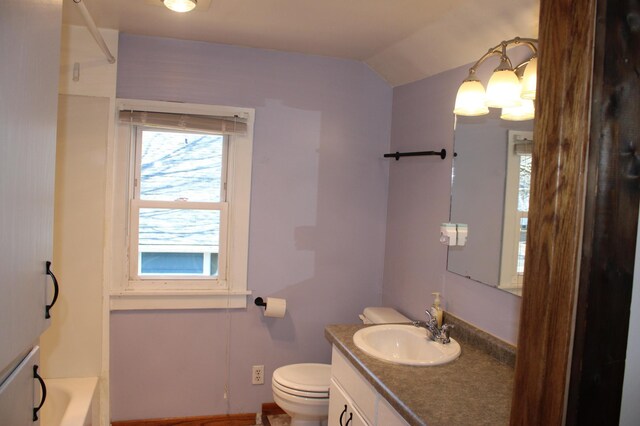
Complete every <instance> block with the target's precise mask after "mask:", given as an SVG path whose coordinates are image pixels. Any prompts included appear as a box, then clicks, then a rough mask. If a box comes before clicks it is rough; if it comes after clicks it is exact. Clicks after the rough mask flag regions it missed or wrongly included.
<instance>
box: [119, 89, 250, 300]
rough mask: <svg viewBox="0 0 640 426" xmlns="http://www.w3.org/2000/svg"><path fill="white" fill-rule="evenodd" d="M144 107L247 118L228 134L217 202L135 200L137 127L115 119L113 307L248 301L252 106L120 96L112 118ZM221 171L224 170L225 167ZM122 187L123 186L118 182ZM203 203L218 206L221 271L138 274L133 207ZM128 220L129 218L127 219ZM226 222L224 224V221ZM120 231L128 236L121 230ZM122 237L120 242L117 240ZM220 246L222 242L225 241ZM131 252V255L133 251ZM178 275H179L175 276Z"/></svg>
mask: <svg viewBox="0 0 640 426" xmlns="http://www.w3.org/2000/svg"><path fill="white" fill-rule="evenodd" d="M129 109H132V110H142V111H154V112H168V113H180V114H196V115H211V116H239V117H241V118H243V119H245V120H246V121H247V132H246V134H244V135H231V136H226V138H227V142H226V143H227V168H226V190H225V197H224V198H223V199H222V200H221V202H217V203H196V202H175V201H174V202H159V201H146V200H139V199H136V198H135V197H133V196H132V195H133V194H134V193H135V192H132V191H134V188H133V185H132V182H133V179H131V176H133V175H134V174H135V173H136V167H135V163H134V161H135V159H136V158H137V157H136V153H135V151H134V147H135V140H134V139H135V136H136V135H135V132H132V130H131V128H129V126H126V125H122V124H119V123H118V122H117V119H116V120H115V121H116V126H117V127H116V131H115V138H114V139H115V140H114V142H113V147H112V150H111V151H112V170H113V177H112V179H111V182H110V185H111V192H110V193H111V197H110V198H111V202H112V207H113V208H112V221H111V223H112V232H113V239H112V240H113V241H114V244H113V246H114V247H112V250H111V252H112V256H113V262H112V269H113V272H114V274H113V276H114V277H119V278H117V279H114V280H113V282H112V286H111V291H110V299H111V300H110V307H111V310H128V309H204V308H244V307H246V306H247V296H248V295H250V294H251V292H250V291H249V290H248V289H247V268H248V249H249V247H248V244H249V206H250V192H251V158H252V147H253V122H254V110H253V109H249V108H234V107H224V106H211V105H198V104H177V103H172V102H159V101H141V100H131V99H118V100H117V101H116V117H117V113H118V111H121V110H129ZM223 172H224V171H223ZM123 185H124V186H125V187H124V188H123V187H122V186H123ZM198 206H200V207H206V208H210V209H215V210H220V221H221V226H220V246H221V252H222V251H224V252H225V253H226V259H221V258H220V257H219V258H218V267H219V276H218V277H217V278H215V277H213V278H212V277H193V279H191V278H189V279H185V278H184V277H183V276H182V277H179V278H178V277H171V276H155V277H150V276H145V277H144V278H142V279H140V278H139V277H138V276H137V268H138V266H137V265H138V250H137V249H135V250H134V249H131V250H130V249H129V247H137V242H138V240H137V232H133V231H136V229H137V225H136V222H137V208H139V207H159V208H165V207H171V208H198ZM129 220H131V222H129ZM223 221H224V224H223ZM118 233H124V234H128V235H124V236H123V235H122V234H118ZM118 242H120V243H118ZM223 245H224V246H223ZM132 253H135V255H132ZM223 257H224V256H223ZM174 278H177V279H174Z"/></svg>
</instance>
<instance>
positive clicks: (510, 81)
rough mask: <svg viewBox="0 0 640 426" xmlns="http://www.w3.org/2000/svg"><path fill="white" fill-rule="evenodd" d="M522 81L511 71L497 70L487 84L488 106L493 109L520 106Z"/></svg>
mask: <svg viewBox="0 0 640 426" xmlns="http://www.w3.org/2000/svg"><path fill="white" fill-rule="evenodd" d="M520 90H521V89H520V81H519V80H518V76H517V75H516V73H515V72H513V71H511V70H496V71H494V72H493V74H492V75H491V78H490V79H489V84H487V106H488V107H491V108H505V107H515V106H518V105H520V103H521V100H522V99H521V98H520Z"/></svg>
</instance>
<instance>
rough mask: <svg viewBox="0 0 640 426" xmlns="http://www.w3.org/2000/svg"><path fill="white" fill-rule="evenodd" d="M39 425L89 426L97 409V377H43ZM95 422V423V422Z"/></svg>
mask: <svg viewBox="0 0 640 426" xmlns="http://www.w3.org/2000/svg"><path fill="white" fill-rule="evenodd" d="M45 382H46V384H47V400H46V401H45V403H44V405H43V406H42V411H41V413H42V415H41V416H40V426H90V425H91V424H92V420H93V419H92V417H93V416H95V415H96V414H97V413H98V410H97V406H96V404H97V400H98V398H97V397H96V395H97V392H96V390H97V385H98V378H97V377H83V378H65V379H45ZM96 424H97V423H96Z"/></svg>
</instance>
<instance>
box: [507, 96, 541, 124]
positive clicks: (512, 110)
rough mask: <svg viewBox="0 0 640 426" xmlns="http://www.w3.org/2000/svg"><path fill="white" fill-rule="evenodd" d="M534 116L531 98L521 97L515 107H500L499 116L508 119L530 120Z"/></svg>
mask: <svg viewBox="0 0 640 426" xmlns="http://www.w3.org/2000/svg"><path fill="white" fill-rule="evenodd" d="M534 116H535V107H534V105H533V101H532V100H531V99H522V104H521V105H520V106H516V107H506V108H502V114H500V118H502V119H503V120H509V121H525V120H532V119H533V117H534Z"/></svg>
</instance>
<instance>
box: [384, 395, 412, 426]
mask: <svg viewBox="0 0 640 426" xmlns="http://www.w3.org/2000/svg"><path fill="white" fill-rule="evenodd" d="M378 424H379V425H380V426H409V423H407V422H406V421H405V420H404V419H403V418H402V417H401V416H400V414H398V412H397V411H396V410H395V409H394V408H393V407H392V406H391V405H389V403H388V402H387V401H386V400H385V399H384V398H380V399H379V400H378Z"/></svg>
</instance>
